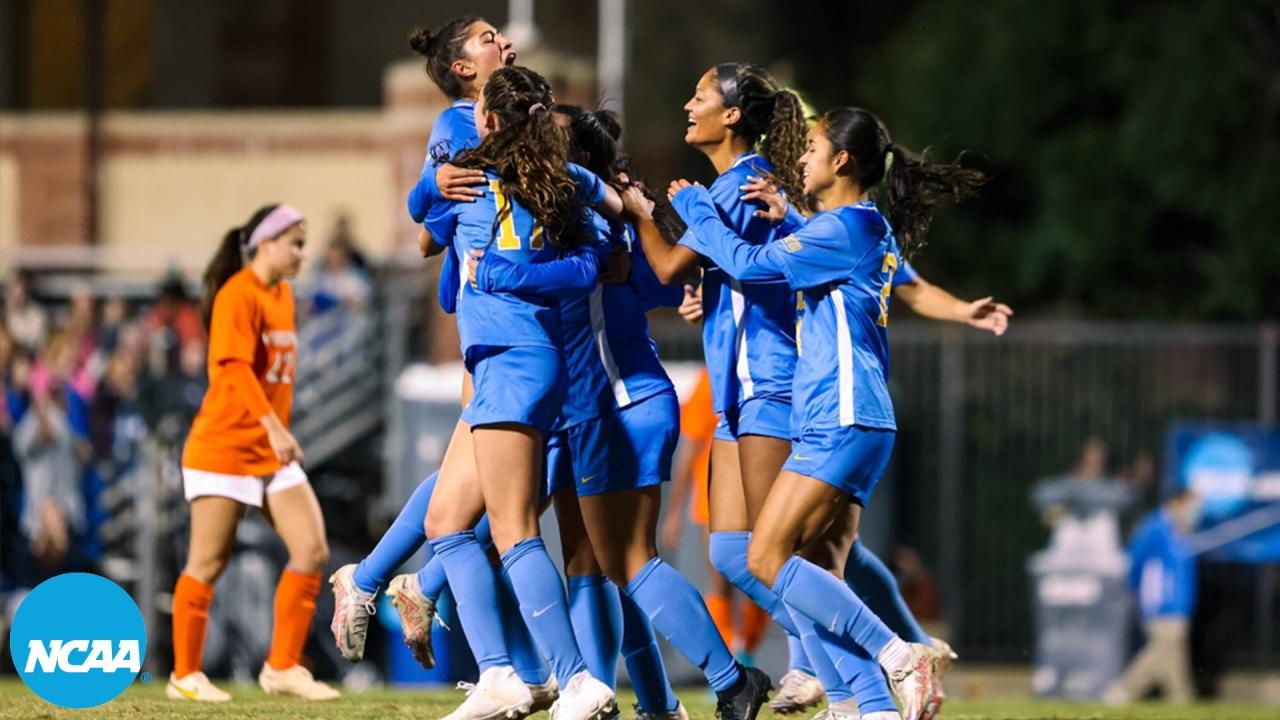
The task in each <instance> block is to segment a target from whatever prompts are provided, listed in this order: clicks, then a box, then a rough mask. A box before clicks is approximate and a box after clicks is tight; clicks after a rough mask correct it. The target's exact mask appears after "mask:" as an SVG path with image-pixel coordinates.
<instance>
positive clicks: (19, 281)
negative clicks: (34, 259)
mask: <svg viewBox="0 0 1280 720" xmlns="http://www.w3.org/2000/svg"><path fill="white" fill-rule="evenodd" d="M4 323H5V326H6V327H8V328H9V334H10V335H12V336H13V339H14V341H15V342H17V343H18V344H19V345H21V346H22V347H24V348H26V350H27V351H28V352H30V353H33V354H34V353H36V352H39V350H40V346H41V345H42V344H43V343H44V335H45V330H46V327H47V324H48V318H47V317H46V315H45V312H44V309H43V308H41V307H40V306H39V305H36V304H35V302H34V301H33V300H32V299H31V285H30V282H29V280H28V279H27V277H26V276H25V275H24V274H22V273H14V274H13V275H12V276H11V277H10V278H9V282H8V283H6V284H5V288H4Z"/></svg>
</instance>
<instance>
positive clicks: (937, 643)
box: [924, 638, 960, 720]
mask: <svg viewBox="0 0 1280 720" xmlns="http://www.w3.org/2000/svg"><path fill="white" fill-rule="evenodd" d="M933 652H934V654H935V656H936V660H937V663H936V669H937V672H936V673H935V674H934V676H933V691H932V696H931V697H930V698H929V705H928V707H926V708H925V711H924V718H925V720H933V718H936V717H938V715H939V714H940V713H941V712H942V703H943V702H944V701H945V700H946V699H947V692H946V690H945V689H944V688H943V687H942V676H944V675H946V674H947V671H949V670H950V669H951V664H952V663H953V662H955V661H956V660H957V659H959V657H960V656H959V655H956V651H955V650H952V649H951V646H950V645H949V644H947V641H946V640H943V639H942V638H933Z"/></svg>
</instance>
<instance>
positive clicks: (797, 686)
mask: <svg viewBox="0 0 1280 720" xmlns="http://www.w3.org/2000/svg"><path fill="white" fill-rule="evenodd" d="M824 699H826V693H825V692H824V691H823V689H822V683H821V682H820V681H819V680H818V678H816V677H814V676H812V675H810V674H809V673H806V672H802V671H800V670H788V671H787V673H786V674H785V675H783V676H782V679H781V680H779V681H778V694H777V695H774V696H773V700H770V701H769V709H770V710H772V711H773V712H775V713H777V714H778V715H792V714H794V713H800V712H804V711H805V710H807V709H809V708H811V707H813V706H814V705H819V704H821V703H822V701H823V700H824Z"/></svg>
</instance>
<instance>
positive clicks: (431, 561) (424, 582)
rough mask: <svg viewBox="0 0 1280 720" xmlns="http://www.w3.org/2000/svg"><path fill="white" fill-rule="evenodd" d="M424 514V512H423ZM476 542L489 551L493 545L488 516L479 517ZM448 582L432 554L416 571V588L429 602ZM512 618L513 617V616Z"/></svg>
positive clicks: (433, 600)
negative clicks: (419, 589) (420, 590)
mask: <svg viewBox="0 0 1280 720" xmlns="http://www.w3.org/2000/svg"><path fill="white" fill-rule="evenodd" d="M424 512H425V510H424ZM475 534H476V542H478V543H480V547H483V548H484V549H485V552H488V551H489V548H490V547H491V546H492V545H493V536H492V535H490V534H489V516H488V515H481V516H480V522H478V523H476V527H475ZM448 582H449V580H448V578H447V577H445V574H444V566H443V565H441V564H440V561H439V560H436V558H435V555H434V554H433V555H432V556H431V557H430V558H428V559H427V564H426V565H423V566H422V569H420V570H418V587H420V588H422V594H423V596H425V597H426V598H427V599H428V600H430V601H431V602H435V601H436V600H438V599H439V598H440V593H441V592H443V591H444V589H445V586H446V585H447V584H448ZM512 617H515V616H514V615H513V616H512Z"/></svg>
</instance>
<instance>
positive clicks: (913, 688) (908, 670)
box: [889, 643, 938, 720]
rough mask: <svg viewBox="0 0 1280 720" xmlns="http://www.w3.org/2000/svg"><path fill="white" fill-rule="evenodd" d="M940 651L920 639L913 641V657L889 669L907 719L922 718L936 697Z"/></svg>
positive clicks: (895, 692)
mask: <svg viewBox="0 0 1280 720" xmlns="http://www.w3.org/2000/svg"><path fill="white" fill-rule="evenodd" d="M937 662H938V659H937V653H936V652H935V651H934V649H933V648H931V647H929V646H927V645H921V644H920V643H911V659H910V660H908V661H907V663H906V664H905V665H903V666H902V667H899V668H896V669H894V670H893V671H892V672H890V673H889V687H890V689H892V690H893V696H894V697H896V698H897V699H898V706H899V707H900V708H902V717H903V718H904V719H905V720H921V718H923V717H925V715H924V713H925V711H926V710H927V709H928V707H929V700H930V698H932V697H933V683H934V678H935V677H936V676H937Z"/></svg>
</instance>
